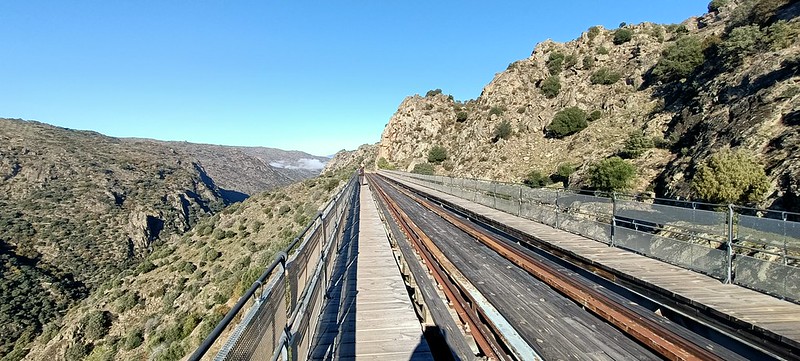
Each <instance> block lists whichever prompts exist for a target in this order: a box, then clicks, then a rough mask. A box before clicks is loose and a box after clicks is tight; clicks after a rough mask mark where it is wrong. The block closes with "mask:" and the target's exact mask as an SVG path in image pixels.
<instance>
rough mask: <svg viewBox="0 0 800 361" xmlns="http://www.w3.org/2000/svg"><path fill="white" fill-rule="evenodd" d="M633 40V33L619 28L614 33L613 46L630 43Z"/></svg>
mask: <svg viewBox="0 0 800 361" xmlns="http://www.w3.org/2000/svg"><path fill="white" fill-rule="evenodd" d="M632 38H633V31H631V30H630V29H626V28H621V29H619V30H617V31H615V32H614V45H620V44H624V43H627V42H629V41H631V39H632Z"/></svg>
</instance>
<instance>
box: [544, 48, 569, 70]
mask: <svg viewBox="0 0 800 361" xmlns="http://www.w3.org/2000/svg"><path fill="white" fill-rule="evenodd" d="M545 64H546V65H547V70H549V71H550V74H552V75H556V74H558V73H560V72H561V69H562V67H563V65H564V54H563V53H561V52H559V51H554V52H552V53H550V56H549V57H548V58H547V61H546V62H545Z"/></svg>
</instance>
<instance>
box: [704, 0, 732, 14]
mask: <svg viewBox="0 0 800 361" xmlns="http://www.w3.org/2000/svg"><path fill="white" fill-rule="evenodd" d="M727 4H728V0H711V2H710V3H708V12H710V13H715V12H719V10H720V9H722V8H723V7H725V5H727Z"/></svg>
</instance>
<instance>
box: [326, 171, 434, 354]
mask: <svg viewBox="0 0 800 361" xmlns="http://www.w3.org/2000/svg"><path fill="white" fill-rule="evenodd" d="M358 214H359V221H358V237H356V238H355V239H354V241H353V242H356V243H357V244H356V245H353V247H355V251H353V252H350V253H347V254H344V255H345V256H346V257H349V259H348V260H346V261H345V262H337V265H342V266H340V267H338V268H337V270H339V271H341V270H342V268H343V267H345V266H344V265H347V267H352V268H353V269H350V270H349V272H348V274H347V275H346V276H345V277H341V279H340V282H338V283H336V284H334V285H333V287H331V288H330V289H329V290H328V291H329V294H331V293H333V294H336V295H339V297H338V298H332V299H331V300H330V304H329V306H330V307H326V308H325V312H324V313H323V314H322V316H321V317H320V322H319V330H320V332H319V333H318V335H317V336H316V340H317V346H316V347H315V349H314V350H313V351H312V353H311V358H312V359H348V360H349V359H356V360H371V359H405V360H409V359H411V360H431V359H432V356H431V353H430V349H429V348H428V344H427V342H426V341H425V338H424V336H423V333H422V327H421V325H420V323H419V320H418V319H417V316H416V313H415V311H414V307H413V305H412V304H411V300H410V299H409V297H408V293H407V292H406V287H405V282H404V281H403V279H402V276H401V275H400V271H399V269H398V267H397V263H396V261H395V259H394V254H393V253H392V250H391V245H390V244H389V240H388V238H387V235H386V232H385V228H384V226H383V223H382V221H381V219H380V218H379V216H378V210H377V207H376V205H375V203H374V201H373V198H372V194H371V192H370V190H369V188H368V187H366V186H362V187H361V192H360V196H359V213H358ZM334 277H335V275H334Z"/></svg>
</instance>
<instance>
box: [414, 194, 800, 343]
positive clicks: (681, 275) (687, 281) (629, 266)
mask: <svg viewBox="0 0 800 361" xmlns="http://www.w3.org/2000/svg"><path fill="white" fill-rule="evenodd" d="M400 181H401V182H402V183H403V184H405V185H407V186H409V187H412V188H415V189H418V190H420V191H423V192H425V193H429V194H431V195H433V196H435V197H438V198H440V199H442V200H444V201H446V202H450V203H453V204H455V205H456V206H458V207H462V208H464V209H467V210H469V211H471V212H474V213H475V214H479V215H481V216H484V217H487V218H489V219H492V220H495V221H497V222H500V223H503V224H506V225H509V226H513V227H514V228H515V229H517V230H520V231H522V232H524V233H527V234H529V235H531V236H533V237H535V238H537V239H539V240H541V241H543V242H545V243H549V244H550V245H551V246H554V247H555V248H558V249H561V250H563V251H565V252H567V253H572V254H574V255H577V256H579V257H581V258H583V259H587V260H591V261H593V262H594V263H597V264H602V265H604V266H606V267H608V268H610V269H612V270H615V271H617V272H620V273H622V274H627V275H629V276H632V277H634V278H635V279H639V280H641V281H645V282H647V283H649V284H651V285H652V286H654V287H655V288H660V289H664V290H666V291H668V292H671V293H673V294H675V295H676V296H681V297H684V298H686V299H687V300H689V301H691V302H694V303H697V304H700V305H701V306H704V307H707V308H710V309H714V310H716V311H719V312H722V313H724V314H726V315H728V316H729V317H731V318H733V319H735V320H738V321H740V322H744V323H745V324H750V325H752V326H754V327H758V328H762V329H764V330H767V331H768V332H772V333H774V334H775V335H778V336H779V337H783V338H784V339H786V340H788V341H790V342H792V343H794V344H795V345H800V331H798V329H800V327H798V325H800V305H798V304H794V303H790V302H787V301H784V300H780V299H777V298H775V297H772V296H769V295H766V294H763V293H760V292H758V291H754V290H750V289H747V288H745V287H741V286H736V285H726V284H723V283H721V282H720V281H719V280H717V279H714V278H712V277H708V276H705V275H702V274H699V273H696V272H693V271H690V270H687V269H684V268H680V267H678V266H674V265H670V264H667V263H665V262H661V261H659V260H656V259H653V258H648V257H646V256H642V255H638V254H635V253H633V252H627V251H624V250H621V249H618V248H612V247H609V246H608V245H606V244H603V243H601V242H597V241H594V240H591V239H588V238H584V237H581V236H578V235H575V234H572V233H568V232H566V231H562V230H559V229H555V228H553V227H550V226H547V225H544V224H540V223H536V222H534V221H531V220H527V219H524V218H520V217H517V216H515V215H512V214H508V213H505V212H501V211H498V210H495V209H492V208H489V207H486V206H484V205H481V204H477V203H474V202H471V201H468V200H465V199H462V198H458V197H455V196H451V195H449V194H445V193H442V192H439V191H436V190H433V189H430V188H428V187H424V186H420V185H417V184H414V183H410V182H405V181H402V180H400Z"/></svg>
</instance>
